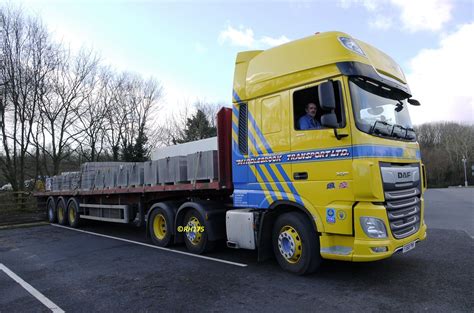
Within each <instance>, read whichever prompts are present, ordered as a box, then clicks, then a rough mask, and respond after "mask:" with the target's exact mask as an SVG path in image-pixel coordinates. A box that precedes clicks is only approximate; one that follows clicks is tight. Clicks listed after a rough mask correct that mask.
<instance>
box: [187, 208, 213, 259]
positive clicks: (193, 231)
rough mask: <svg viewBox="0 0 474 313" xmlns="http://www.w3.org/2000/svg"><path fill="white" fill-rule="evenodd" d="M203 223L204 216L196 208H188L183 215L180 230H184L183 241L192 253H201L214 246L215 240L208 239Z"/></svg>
mask: <svg viewBox="0 0 474 313" xmlns="http://www.w3.org/2000/svg"><path fill="white" fill-rule="evenodd" d="M204 225H205V224H204V218H203V217H202V216H201V214H200V213H199V212H198V211H197V210H189V211H188V212H187V213H186V215H185V216H184V227H183V230H182V231H183V232H184V236H183V237H184V243H185V244H186V248H187V249H188V250H189V251H190V252H192V253H196V254H203V253H205V252H209V251H211V250H212V249H213V248H214V246H215V242H213V241H209V240H208V236H207V230H206V229H205V227H204ZM178 231H179V230H178Z"/></svg>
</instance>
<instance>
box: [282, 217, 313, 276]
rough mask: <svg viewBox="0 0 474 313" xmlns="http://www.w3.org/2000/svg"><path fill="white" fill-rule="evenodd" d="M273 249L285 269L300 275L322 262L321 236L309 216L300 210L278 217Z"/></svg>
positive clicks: (311, 270)
mask: <svg viewBox="0 0 474 313" xmlns="http://www.w3.org/2000/svg"><path fill="white" fill-rule="evenodd" d="M273 250H274V252H275V256H276V259H277V261H278V263H279V264H280V266H281V267H282V268H283V269H284V270H286V271H289V272H293V273H296V274H299V275H304V274H309V273H312V272H314V271H315V270H316V269H317V268H318V266H319V264H320V263H321V255H320V251H319V238H318V236H317V234H316V233H315V232H314V229H313V227H312V225H311V224H310V221H309V220H308V218H307V217H306V216H305V215H304V214H302V213H299V212H290V213H285V214H282V215H280V216H279V217H278V219H277V220H276V222H275V225H274V227H273Z"/></svg>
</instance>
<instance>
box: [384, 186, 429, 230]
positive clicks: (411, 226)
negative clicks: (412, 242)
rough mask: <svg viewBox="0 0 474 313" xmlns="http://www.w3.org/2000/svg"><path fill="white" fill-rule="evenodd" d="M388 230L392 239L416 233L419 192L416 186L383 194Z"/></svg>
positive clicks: (418, 221) (418, 215)
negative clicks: (388, 224)
mask: <svg viewBox="0 0 474 313" xmlns="http://www.w3.org/2000/svg"><path fill="white" fill-rule="evenodd" d="M385 207H386V208H387V215H388V220H389V223H390V230H391V231H392V235H393V237H395V238H397V239H402V238H405V237H408V236H410V235H412V234H414V233H416V232H417V231H418V229H419V228H420V220H421V209H420V190H419V189H418V186H417V187H415V188H409V189H399V190H393V191H386V192H385Z"/></svg>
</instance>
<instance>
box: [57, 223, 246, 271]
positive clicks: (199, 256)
mask: <svg viewBox="0 0 474 313" xmlns="http://www.w3.org/2000/svg"><path fill="white" fill-rule="evenodd" d="M50 225H51V226H54V227H60V228H65V229H68V230H74V231H78V232H81V233H86V234H90V235H94V236H99V237H105V238H109V239H115V240H120V241H124V242H128V243H134V244H137V245H141V246H145V247H149V248H154V249H158V250H164V251H169V252H174V253H179V254H184V255H188V256H192V257H195V258H200V259H205V260H210V261H216V262H221V263H225V264H230V265H235V266H240V267H247V264H243V263H236V262H231V261H226V260H222V259H216V258H211V257H208V256H204V255H199V254H193V253H189V252H184V251H178V250H173V249H168V248H163V247H158V246H154V245H150V244H147V243H143V242H139V241H133V240H128V239H124V238H119V237H113V236H109V235H103V234H98V233H94V232H90V231H87V230H82V229H76V228H70V227H66V226H62V225H57V224H50Z"/></svg>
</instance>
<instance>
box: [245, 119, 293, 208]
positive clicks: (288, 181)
mask: <svg viewBox="0 0 474 313" xmlns="http://www.w3.org/2000/svg"><path fill="white" fill-rule="evenodd" d="M248 113H249V114H248V116H249V120H250V123H251V124H252V126H253V128H254V129H255V132H256V133H257V136H258V137H259V138H260V140H261V142H262V143H263V145H264V146H265V149H266V150H267V151H268V153H271V154H272V153H273V150H272V149H271V148H270V146H269V145H268V142H267V140H266V139H265V137H264V136H263V135H262V132H261V131H260V129H259V127H258V125H257V123H256V122H255V119H254V118H253V116H252V114H251V113H250V112H248ZM249 133H250V132H249ZM257 152H259V154H260V155H262V154H263V153H262V151H261V150H260V149H258V147H257ZM265 167H266V168H267V170H268V172H269V173H270V175H271V176H272V178H273V181H274V182H275V184H276V185H277V187H278V190H280V192H282V193H283V198H284V200H288V195H287V194H286V192H285V189H284V188H283V186H282V183H281V182H279V179H278V177H276V175H275V173H274V172H273V170H272V168H271V167H270V166H269V165H268V164H265ZM277 170H278V172H280V175H281V177H283V179H284V180H285V182H286V184H287V185H288V187H289V188H290V190H291V192H292V193H293V195H294V196H295V200H296V201H297V202H299V203H302V201H301V197H300V195H299V194H298V192H297V191H296V189H295V188H294V186H293V184H292V183H291V181H290V180H289V178H288V176H287V175H286V172H285V170H284V169H283V168H282V167H281V165H277ZM285 177H286V178H285ZM285 182H283V183H285Z"/></svg>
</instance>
